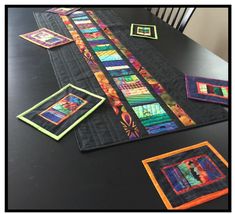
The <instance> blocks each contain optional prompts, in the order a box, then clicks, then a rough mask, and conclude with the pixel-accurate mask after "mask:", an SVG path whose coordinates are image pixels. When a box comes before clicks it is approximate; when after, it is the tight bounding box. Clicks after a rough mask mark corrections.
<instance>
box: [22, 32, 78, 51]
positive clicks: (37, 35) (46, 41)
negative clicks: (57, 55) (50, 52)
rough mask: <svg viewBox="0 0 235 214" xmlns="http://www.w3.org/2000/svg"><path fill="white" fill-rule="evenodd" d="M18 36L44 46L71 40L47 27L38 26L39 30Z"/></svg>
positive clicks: (47, 46)
mask: <svg viewBox="0 0 235 214" xmlns="http://www.w3.org/2000/svg"><path fill="white" fill-rule="evenodd" d="M20 37H22V38H23V39H26V40H28V41H30V42H32V43H34V44H37V45H39V46H42V47H44V48H54V47H57V46H60V45H64V44H67V43H69V42H72V41H73V40H72V39H69V38H67V37H65V36H63V35H60V34H58V33H55V32H53V31H51V30H48V29H47V28H40V29H39V30H36V31H33V32H30V33H26V34H22V35H20Z"/></svg>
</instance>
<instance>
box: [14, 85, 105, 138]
mask: <svg viewBox="0 0 235 214" xmlns="http://www.w3.org/2000/svg"><path fill="white" fill-rule="evenodd" d="M68 87H72V88H74V89H76V90H79V91H82V92H84V93H87V94H89V95H91V96H93V97H96V98H99V99H100V102H99V103H97V104H96V105H95V106H94V107H93V108H92V109H90V110H89V111H88V112H86V113H85V114H84V115H83V116H82V117H80V118H79V119H78V120H77V121H76V122H74V123H73V124H72V125H71V126H70V127H68V128H67V129H66V130H64V131H63V132H62V133H61V134H59V135H55V134H53V133H51V132H49V131H48V130H46V129H44V128H42V127H41V126H39V125H37V124H36V123H34V122H32V121H31V120H29V119H27V118H25V117H24V115H25V114H27V113H29V112H30V111H32V110H34V109H35V108H37V107H39V106H40V105H42V104H43V103H45V102H46V101H48V100H49V99H51V98H52V97H54V96H56V95H57V94H59V93H61V92H62V91H64V90H65V89H67V88H68ZM104 101H105V98H104V97H101V96H99V95H96V94H93V93H91V92H89V91H87V90H85V89H82V88H78V87H76V86H74V85H72V84H70V83H69V84H68V85H66V86H64V87H63V88H61V89H60V90H59V91H57V92H56V93H54V94H52V95H51V96H49V97H47V98H46V99H44V100H42V101H41V102H39V103H38V104H36V105H35V106H33V107H32V108H30V109H28V110H26V111H25V112H23V113H21V114H19V115H18V116H17V118H19V119H20V120H22V121H24V122H26V123H28V124H30V125H31V126H33V127H34V128H36V129H38V130H39V131H40V132H42V133H44V134H46V135H48V136H50V137H52V138H54V139H55V140H60V139H61V138H62V137H63V136H64V135H65V134H67V133H68V132H69V131H70V130H71V129H73V128H74V127H75V126H76V125H77V124H78V123H80V122H81V121H82V120H84V119H85V118H86V117H88V116H89V115H90V114H91V113H92V112H93V111H95V110H96V109H97V108H98V107H99V106H100V105H101V104H102V103H103V102H104Z"/></svg>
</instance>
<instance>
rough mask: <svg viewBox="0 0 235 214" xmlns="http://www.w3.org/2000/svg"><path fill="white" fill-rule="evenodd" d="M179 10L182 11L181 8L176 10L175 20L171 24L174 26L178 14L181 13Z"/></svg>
mask: <svg viewBox="0 0 235 214" xmlns="http://www.w3.org/2000/svg"><path fill="white" fill-rule="evenodd" d="M179 12H180V8H178V9H177V12H176V14H175V16H174V18H173V21H172V22H171V26H172V27H174V25H175V21H176V19H177V17H178V15H179Z"/></svg>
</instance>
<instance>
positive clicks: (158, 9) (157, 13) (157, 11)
mask: <svg viewBox="0 0 235 214" xmlns="http://www.w3.org/2000/svg"><path fill="white" fill-rule="evenodd" d="M159 12H160V7H159V8H157V10H156V13H155V14H156V16H159Z"/></svg>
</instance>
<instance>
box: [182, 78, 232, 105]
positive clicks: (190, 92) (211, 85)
mask: <svg viewBox="0 0 235 214" xmlns="http://www.w3.org/2000/svg"><path fill="white" fill-rule="evenodd" d="M185 82H186V90H187V96H188V98H190V99H195V100H200V101H205V102H213V103H219V104H223V105H228V97H229V88H228V81H224V80H217V79H209V78H204V77H195V76H188V75H186V76H185Z"/></svg>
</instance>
